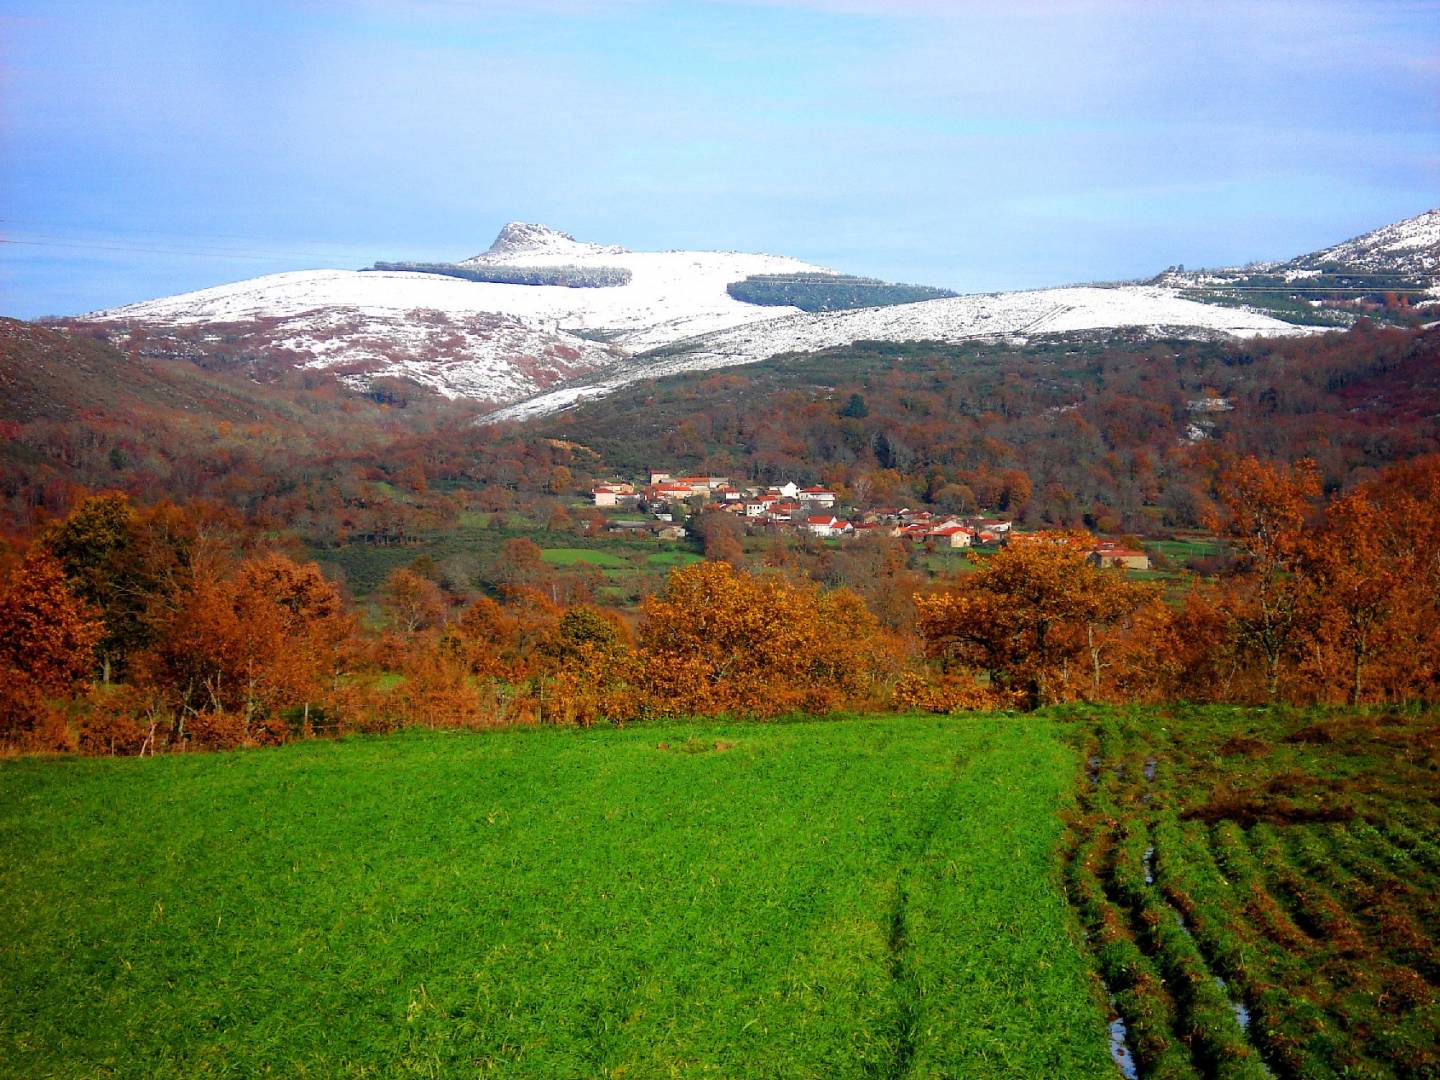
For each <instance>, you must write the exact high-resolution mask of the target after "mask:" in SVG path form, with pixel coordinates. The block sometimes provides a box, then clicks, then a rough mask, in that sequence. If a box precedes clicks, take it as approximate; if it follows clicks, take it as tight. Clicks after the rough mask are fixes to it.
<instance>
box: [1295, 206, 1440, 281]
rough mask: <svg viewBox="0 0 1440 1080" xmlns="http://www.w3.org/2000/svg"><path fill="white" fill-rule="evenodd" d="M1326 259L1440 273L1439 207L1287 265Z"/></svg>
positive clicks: (1386, 269) (1361, 266) (1361, 267)
mask: <svg viewBox="0 0 1440 1080" xmlns="http://www.w3.org/2000/svg"><path fill="white" fill-rule="evenodd" d="M1324 263H1339V264H1341V265H1343V266H1346V267H1349V268H1352V269H1357V270H1366V271H1369V272H1370V273H1400V274H1414V275H1428V274H1440V208H1437V209H1435V210H1427V211H1426V212H1425V213H1423V214H1419V215H1417V216H1415V217H1413V218H1406V219H1405V220H1404V221H1397V222H1395V223H1394V224H1393V225H1385V226H1383V227H1381V228H1379V229H1375V230H1373V231H1371V232H1368V233H1365V234H1364V235H1363V236H1357V237H1354V238H1353V239H1350V240H1346V241H1345V242H1344V243H1343V244H1336V245H1335V246H1334V247H1328V248H1324V249H1323V250H1321V251H1314V252H1311V253H1310V254H1308V255H1302V256H1300V257H1299V258H1298V259H1293V260H1291V263H1290V264H1288V265H1292V266H1296V267H1318V266H1320V265H1322V264H1324Z"/></svg>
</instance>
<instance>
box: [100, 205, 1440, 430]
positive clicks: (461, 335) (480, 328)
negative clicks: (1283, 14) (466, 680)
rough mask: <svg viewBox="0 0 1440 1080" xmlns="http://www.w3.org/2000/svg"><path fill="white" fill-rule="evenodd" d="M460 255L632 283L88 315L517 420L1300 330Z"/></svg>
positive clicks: (560, 253) (259, 285)
mask: <svg viewBox="0 0 1440 1080" xmlns="http://www.w3.org/2000/svg"><path fill="white" fill-rule="evenodd" d="M1437 225H1440V213H1437V212H1435V211H1432V212H1431V213H1430V214H1426V215H1421V216H1420V217H1419V218H1414V219H1412V220H1411V221H1410V222H1401V223H1399V224H1398V225H1396V226H1390V227H1389V228H1388V229H1382V230H1377V232H1375V233H1371V234H1367V237H1362V238H1359V240H1357V241H1350V242H1348V243H1350V244H1352V245H1353V244H1359V243H1361V242H1362V241H1367V242H1368V241H1369V240H1371V239H1374V243H1375V244H1381V245H1389V248H1388V249H1387V250H1391V249H1393V250H1404V251H1411V252H1417V253H1419V254H1420V255H1421V256H1423V257H1433V256H1434V254H1435V252H1434V250H1433V247H1434V245H1433V244H1432V243H1430V241H1429V240H1427V237H1430V236H1432V235H1433V233H1434V231H1435V229H1436V227H1437ZM1382 234H1383V235H1382ZM1375 238H1379V239H1375ZM1427 244H1429V247H1428V248H1427ZM1407 245H1408V246H1407ZM1340 247H1342V248H1343V247H1345V245H1340ZM1332 250H1338V249H1332ZM1377 250H1378V248H1377ZM1321 254H1324V253H1321ZM1297 263H1298V260H1297ZM459 265H460V266H461V267H473V268H484V267H506V266H513V267H518V268H530V267H546V268H555V267H565V268H588V269H594V270H598V269H601V268H614V269H621V270H624V271H627V272H628V275H629V277H628V281H627V283H626V284H623V285H612V286H607V287H599V288H567V287H564V286H561V285H517V284H500V283H496V282H488V281H471V280H466V279H463V278H459V277H447V276H442V275H439V274H425V273H418V272H413V271H406V270H378V271H353V270H306V271H297V272H292V273H286V274H272V275H270V276H268V277H261V278H254V279H252V280H250V281H241V282H237V283H235V284H232V285H222V286H219V287H217V288H212V289H203V290H201V291H199V292H192V293H185V294H183V295H180V296H171V297H166V298H164V299H160V300H151V301H147V302H144V303H139V304H130V305H127V306H125V307H120V308H113V309H111V310H108V311H102V312H97V313H95V314H93V315H90V316H88V318H89V319H92V320H95V321H100V322H115V323H123V324H127V325H129V326H131V327H138V328H142V329H143V328H145V327H165V326H171V327H175V326H180V327H185V326H196V325H200V326H205V327H209V326H212V325H213V326H216V327H217V331H216V332H223V333H224V334H225V335H226V336H227V337H231V338H234V339H239V340H242V341H243V342H244V343H245V347H246V348H247V349H251V348H254V349H255V350H256V351H257V352H260V353H264V352H266V351H267V350H268V351H270V352H271V353H275V352H277V351H278V352H279V353H280V354H281V355H282V356H283V358H285V359H289V358H292V357H293V358H294V362H296V363H299V364H301V365H302V366H313V367H323V368H330V369H333V370H337V371H338V372H339V373H340V374H341V376H342V377H343V378H345V379H347V381H350V382H351V383H353V384H356V385H363V384H365V383H367V382H368V381H369V380H371V379H373V378H376V377H381V376H396V377H403V378H407V379H411V380H413V381H415V382H417V383H420V384H422V385H425V386H428V387H431V388H433V389H434V390H436V391H437V392H439V393H442V394H445V395H446V396H449V397H464V398H473V399H476V400H480V401H486V402H493V403H497V404H510V405H511V407H509V408H507V409H505V410H504V411H503V412H502V413H501V414H499V415H500V416H501V417H503V418H518V417H522V416H536V415H542V414H544V413H547V412H553V411H555V410H557V409H562V408H565V407H567V406H568V405H569V404H572V403H573V402H574V401H576V400H579V399H580V398H583V397H592V396H596V395H599V394H604V393H609V392H611V391H613V390H615V389H617V388H619V387H621V386H625V385H627V384H628V383H631V382H633V381H635V380H637V379H642V378H649V377H652V376H655V375H664V374H670V373H672V372H678V371H688V370H695V369H702V368H711V367H720V366H726V365H730V364H745V363H753V362H755V361H759V360H764V359H766V358H768V357H770V356H773V355H775V354H776V353H781V352H806V351H813V350H817V349H824V348H829V347H832V346H836V345H844V344H848V343H850V342H852V341H856V340H860V339H871V340H894V341H915V340H926V339H929V340H939V341H959V340H963V339H966V338H974V337H988V336H1027V335H1033V334H1044V333H1060V332H1065V331H1071V330H1099V329H1107V328H1119V327H1139V328H1150V329H1153V330H1155V331H1156V332H1160V331H1164V332H1169V333H1175V334H1179V335H1188V336H1195V335H1197V334H1198V335H1206V334H1257V333H1275V334H1278V333H1295V332H1301V331H1299V330H1298V329H1297V328H1295V327H1293V326H1291V325H1290V324H1288V323H1284V322H1280V321H1278V320H1276V319H1273V318H1269V317H1266V316H1264V315H1259V314H1255V313H1252V312H1248V311H1245V310H1242V309H1236V308H1226V307H1217V306H1210V305H1205V304H1200V303H1195V302H1192V301H1188V300H1184V299H1181V298H1180V297H1179V296H1178V295H1177V294H1176V292H1175V290H1173V289H1169V288H1156V287H1126V288H1108V289H1107V288H1071V289H1051V290H1039V291H1032V292H1021V293H1003V294H997V295H991V296H962V297H955V298H950V299H942V300H931V301H925V302H922V303H913V304H904V305H896V306H892V307H879V308H863V309H858V310H852V311H840V312H826V313H819V314H807V313H804V312H801V311H799V310H798V309H796V308H791V307H762V306H757V305H753V304H746V303H741V302H740V301H738V300H735V299H733V298H732V297H731V296H730V295H729V294H728V293H727V292H726V286H727V285H729V284H731V283H733V282H737V281H741V280H743V279H744V278H746V277H749V276H751V275H754V274H792V273H822V274H830V273H834V271H831V270H828V269H826V268H824V267H819V266H813V265H810V264H808V263H804V262H801V261H800V260H798V259H791V258H785V257H781V256H774V255H752V254H743V253H739V252H719V251H662V252H642V251H628V250H626V249H625V248H622V247H616V246H605V245H600V244H590V243H585V242H582V241H579V240H576V239H575V238H574V237H572V236H569V235H567V234H565V233H560V232H557V231H555V230H553V229H550V228H547V227H546V226H543V225H534V224H527V223H524V222H511V223H510V224H508V225H506V226H505V227H504V228H503V229H501V231H500V234H499V235H498V236H497V237H496V239H495V242H494V243H493V244H492V245H491V246H490V248H489V249H488V250H487V251H485V252H484V253H482V254H480V255H475V256H473V257H471V258H470V259H468V260H466V261H465V262H463V263H460V264H459ZM1296 272H1297V273H1298V272H1302V271H1300V270H1297V271H1296ZM220 327H223V330H220V329H218V328H220ZM561 384H565V386H564V388H561ZM547 391H548V392H547ZM535 395H540V396H538V397H536V396H535ZM527 399H531V400H527Z"/></svg>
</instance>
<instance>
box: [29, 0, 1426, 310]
mask: <svg viewBox="0 0 1440 1080" xmlns="http://www.w3.org/2000/svg"><path fill="white" fill-rule="evenodd" d="M1435 205H1440V0H1413V2H1410V0H1396V2H1393V3H1392V2H1384V0H1373V2H1368V3H1361V2H1353V0H1351V2H1344V3H1339V2H1329V0H1305V2H1294V3H1291V2H1265V0H1245V2H1239V0H1205V2H1204V3H1200V2H1195V3H1191V2H1188V0H1187V2H1184V3H1180V2H1176V3H1168V2H1156V0H1146V2H1139V0H1136V2H1132V0H1069V2H1067V0H1050V2H1046V3H1040V2H1037V0H1009V2H1007V3H1000V2H995V3H984V4H980V3H968V2H964V0H959V2H951V3H940V2H926V0H749V2H725V3H720V2H715V3H708V2H690V3H657V2H648V0H613V2H608V3H601V2H598V0H596V2H589V0H523V2H521V0H514V2H511V0H473V2H472V0H414V2H400V0H345V2H341V0H268V2H265V3H260V2H253V3H233V2H228V0H195V2H181V0H123V2H122V0H43V2H42V0H0V239H3V240H5V241H7V242H6V243H3V244H0V314H6V315H18V316H22V317H33V316H37V315H40V314H75V313H79V312H82V311H86V310H90V309H93V308H97V307H102V306H108V305H114V304H119V303H124V302H128V301H133V300H140V299H145V298H148V297H152V296H160V295H165V294H169V293H174V292H181V291H185V290H189V289H196V288H203V287H206V286H209V285H215V284H219V283H221V282H225V281H234V280H239V279H242V278H247V277H252V276H256V275H258V274H263V273H272V272H275V271H280V270H292V269H302V268H308V267H321V266H348V267H358V266H364V265H367V264H369V263H370V262H372V261H374V260H375V259H405V258H413V259H459V258H464V257H467V256H469V255H472V254H474V253H476V252H478V251H481V250H483V249H484V248H485V247H487V246H488V245H489V243H490V241H491V239H492V238H493V236H494V234H495V232H496V231H497V230H498V229H499V227H500V226H501V225H502V224H503V223H504V222H506V221H508V220H511V219H521V220H529V221H541V222H544V223H546V224H549V225H552V226H554V227H556V228H560V229H562V230H564V231H567V232H570V233H573V234H575V235H576V236H578V237H579V238H581V239H587V240H595V241H600V242H604V243H620V244H624V245H625V246H627V247H632V248H638V249H647V248H688V247H696V248H736V249H742V250H759V251H772V252H777V253H783V254H789V255H795V256H799V257H801V258H805V259H808V260H811V261H815V262H820V263H824V264H827V265H831V266H835V267H837V268H839V269H843V270H848V271H852V272H857V273H867V274H874V275H878V276H883V277H886V278H890V279H895V280H903V281H916V282H924V283H927V284H935V285H945V286H949V287H951V288H956V289H960V290H964V291H988V290H999V289H1010V288H1020V287H1029V286H1041V285H1050V284H1061V283H1065V282H1072V281H1081V280H1098V279H1112V278H1123V277H1134V276H1144V275H1149V274H1151V273H1153V272H1155V271H1156V270H1159V269H1161V268H1163V267H1164V266H1167V265H1169V264H1171V263H1176V262H1182V263H1185V264H1186V265H1188V266H1201V265H1221V264H1226V263H1234V262H1244V261H1248V260H1250V259H1254V258H1268V257H1288V256H1290V255H1294V254H1299V253H1300V252H1303V251H1307V250H1311V249H1313V248H1316V247H1320V246H1323V245H1325V244H1328V243H1331V242H1335V241H1338V240H1341V239H1344V238H1346V237H1349V236H1352V235H1355V234H1356V233H1359V232H1363V231H1366V230H1367V229H1370V228H1373V227H1376V226H1378V225H1381V224H1384V223H1386V222H1389V221H1392V220H1396V219H1398V218H1402V217H1407V216H1410V215H1412V214H1416V213H1419V212H1420V211H1422V210H1425V209H1428V208H1430V207H1432V206H1435Z"/></svg>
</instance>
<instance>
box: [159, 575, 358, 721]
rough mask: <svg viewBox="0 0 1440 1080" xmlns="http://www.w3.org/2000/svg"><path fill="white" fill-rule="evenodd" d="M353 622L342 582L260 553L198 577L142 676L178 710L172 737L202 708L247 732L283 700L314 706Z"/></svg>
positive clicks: (169, 620)
mask: <svg viewBox="0 0 1440 1080" xmlns="http://www.w3.org/2000/svg"><path fill="white" fill-rule="evenodd" d="M349 630H350V626H349V620H348V619H347V618H346V617H345V616H344V614H343V612H342V607H341V603H340V597H339V593H338V591H337V590H336V589H335V586H334V585H333V584H331V583H330V582H328V581H327V580H326V579H325V577H324V575H322V574H321V573H320V571H319V569H318V568H317V567H316V566H315V565H314V564H313V563H308V564H299V563H295V562H293V561H292V560H290V559H287V558H285V557H284V556H281V555H267V556H261V557H258V558H254V559H250V560H246V561H244V562H242V563H241V564H240V565H239V566H238V567H237V568H236V570H235V571H234V572H233V573H231V574H228V575H221V574H220V573H216V572H210V571H206V572H203V573H200V574H197V575H196V576H195V578H194V580H193V581H192V583H191V587H190V589H189V590H188V591H187V593H186V594H185V596H184V597H183V598H181V599H180V600H179V601H178V602H177V603H176V604H175V605H174V607H173V609H172V610H171V611H169V612H168V613H167V616H166V618H165V621H164V622H163V624H162V625H161V626H160V633H159V634H158V635H157V639H156V642H155V644H154V645H153V646H152V647H151V648H150V649H149V650H148V651H147V652H146V653H145V654H144V656H143V657H142V658H141V667H142V676H143V679H144V681H145V682H147V683H148V684H149V685H152V686H154V687H155V688H156V689H157V690H158V691H159V692H161V693H162V694H163V695H164V697H165V699H166V701H167V702H168V704H169V707H170V708H171V709H172V711H173V712H174V715H175V725H174V730H173V732H172V741H178V740H179V739H181V738H182V737H183V736H184V732H185V725H186V723H187V720H188V719H190V718H194V717H199V716H201V715H202V714H205V713H213V714H216V715H217V716H223V717H226V718H234V720H235V723H236V724H237V725H238V727H239V729H240V730H239V735H240V737H241V738H249V737H250V736H252V735H254V734H256V733H257V732H259V730H260V728H261V727H262V726H269V725H273V723H274V722H275V718H276V717H277V716H278V714H279V712H280V711H281V710H282V709H284V708H286V707H289V706H296V707H300V708H303V710H304V712H305V713H306V714H307V715H308V711H309V703H310V702H311V701H313V700H315V699H316V698H317V697H318V696H319V695H320V694H322V693H323V692H324V691H325V689H326V687H327V685H329V684H330V683H331V682H332V680H333V679H334V677H335V675H336V673H337V660H338V654H339V650H340V648H341V645H342V643H343V642H344V640H345V638H346V636H347V635H348V633H349Z"/></svg>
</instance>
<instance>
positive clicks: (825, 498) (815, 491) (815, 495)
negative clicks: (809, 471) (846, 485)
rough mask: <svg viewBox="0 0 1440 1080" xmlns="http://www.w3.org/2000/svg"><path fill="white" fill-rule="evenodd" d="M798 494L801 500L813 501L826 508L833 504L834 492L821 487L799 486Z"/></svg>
mask: <svg viewBox="0 0 1440 1080" xmlns="http://www.w3.org/2000/svg"><path fill="white" fill-rule="evenodd" d="M799 496H800V501H801V502H807V503H814V504H815V505H816V506H821V507H824V508H825V509H826V510H828V509H830V507H832V506H834V505H835V493H834V492H833V491H829V490H827V489H825V488H822V487H808V488H801V489H800V491H799Z"/></svg>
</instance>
